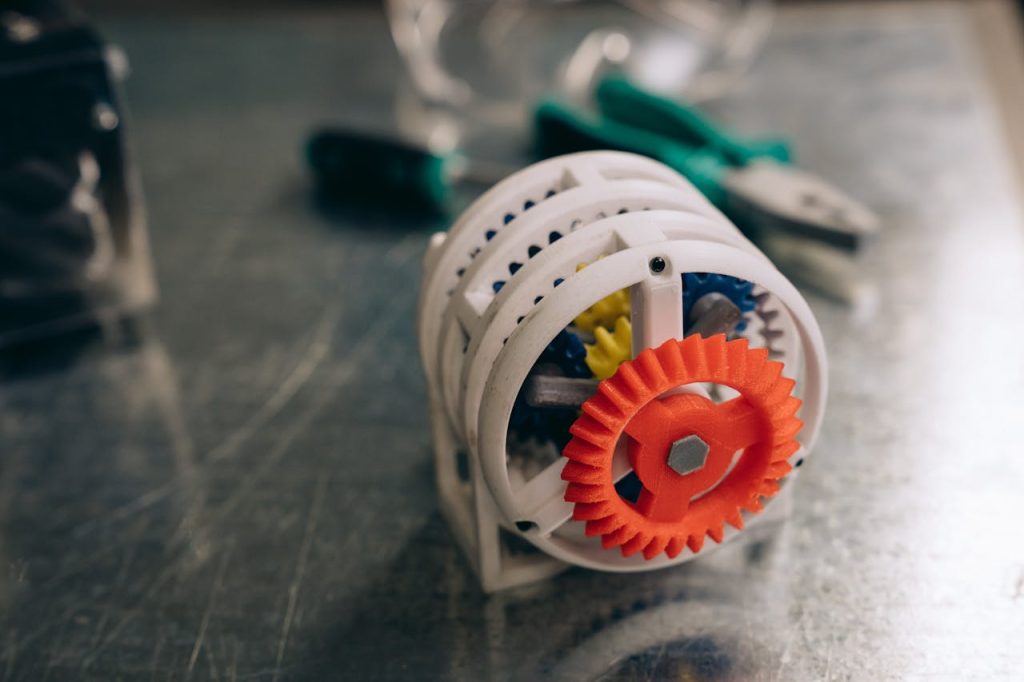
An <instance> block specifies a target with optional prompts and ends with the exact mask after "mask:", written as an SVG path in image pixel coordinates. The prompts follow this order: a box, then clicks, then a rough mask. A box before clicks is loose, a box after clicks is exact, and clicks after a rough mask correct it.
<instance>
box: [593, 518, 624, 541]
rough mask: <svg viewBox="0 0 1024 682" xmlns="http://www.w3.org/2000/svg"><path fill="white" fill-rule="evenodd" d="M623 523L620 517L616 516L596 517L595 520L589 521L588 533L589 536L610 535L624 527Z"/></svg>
mask: <svg viewBox="0 0 1024 682" xmlns="http://www.w3.org/2000/svg"><path fill="white" fill-rule="evenodd" d="M622 526H623V523H622V521H621V520H620V519H618V518H616V517H614V516H606V517H605V518H603V519H594V520H593V521H587V529H586V534H587V535H588V536H589V537H594V536H595V535H608V534H609V533H614V532H615V531H617V530H619V529H620V528H622Z"/></svg>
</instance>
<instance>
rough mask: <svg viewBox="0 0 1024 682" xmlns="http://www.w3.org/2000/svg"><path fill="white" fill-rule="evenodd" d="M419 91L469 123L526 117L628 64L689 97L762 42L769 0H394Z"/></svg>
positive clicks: (716, 86)
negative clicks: (541, 103)
mask: <svg viewBox="0 0 1024 682" xmlns="http://www.w3.org/2000/svg"><path fill="white" fill-rule="evenodd" d="M387 5H388V16H389V20H390V23H391V30H392V34H393V36H394V39H395V43H396V45H397V46H398V49H399V51H400V52H401V53H402V55H403V56H404V58H405V60H406V65H407V68H408V71H409V76H410V80H411V82H412V85H413V89H414V91H415V92H416V94H417V95H418V96H419V97H420V98H421V99H422V101H423V103H424V104H425V105H426V106H434V107H440V108H442V109H444V108H447V109H449V110H451V111H452V112H457V114H458V115H459V116H461V117H463V118H464V119H465V120H464V121H463V123H464V124H468V125H470V126H472V125H473V124H476V125H480V124H485V125H489V126H494V125H496V124H498V125H507V126H520V125H521V124H523V123H524V122H525V120H526V114H527V113H528V109H529V106H530V105H531V103H532V102H533V101H534V100H535V99H536V98H537V96H539V95H540V94H541V93H544V92H550V91H556V92H559V93H561V94H562V95H563V96H565V97H567V98H569V99H575V100H581V99H584V98H586V97H587V96H588V94H589V91H590V89H591V86H592V84H593V82H594V81H595V79H597V78H599V77H600V76H601V75H602V74H604V73H607V72H608V71H609V70H615V71H620V72H625V73H626V74H627V75H629V76H630V77H631V78H633V79H634V80H636V81H637V82H638V83H640V84H641V85H643V86H645V87H649V88H652V89H655V90H660V91H665V92H669V93H672V94H675V95H684V96H686V97H687V98H688V99H690V100H691V101H696V100H701V99H707V98H709V97H714V96H717V95H719V94H721V93H722V92H724V91H725V90H726V89H728V87H729V86H730V85H731V84H732V83H733V82H734V81H735V79H736V78H737V77H738V76H739V75H741V74H742V73H743V72H744V71H745V70H746V68H747V66H748V65H749V63H750V62H751V60H752V59H753V57H754V56H755V55H756V53H757V51H758V50H759V48H760V46H761V44H762V42H763V39H764V37H765V35H766V34H767V32H768V29H769V28H770V25H771V21H772V16H773V4H772V2H771V0H388V3H387Z"/></svg>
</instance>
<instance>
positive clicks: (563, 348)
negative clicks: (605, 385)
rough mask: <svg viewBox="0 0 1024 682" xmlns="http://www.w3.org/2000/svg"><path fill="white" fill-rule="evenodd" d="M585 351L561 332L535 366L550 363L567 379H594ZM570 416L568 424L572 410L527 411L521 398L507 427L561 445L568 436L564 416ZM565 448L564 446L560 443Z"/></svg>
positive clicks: (569, 334)
mask: <svg viewBox="0 0 1024 682" xmlns="http://www.w3.org/2000/svg"><path fill="white" fill-rule="evenodd" d="M586 358H587V349H586V348H584V346H583V342H582V341H581V340H580V337H578V336H577V335H576V334H574V333H573V332H571V331H569V330H567V329H563V330H562V331H560V332H559V333H558V335H557V336H555V338H554V339H552V340H551V343H549V344H548V346H547V348H545V349H544V351H543V352H542V353H541V354H540V357H539V358H538V359H537V364H542V363H551V364H555V365H558V367H559V369H561V370H562V372H563V373H564V374H565V376H568V377H574V378H578V379H589V378H591V377H592V376H593V373H591V371H590V368H589V367H587V363H586ZM567 414H568V415H569V416H571V419H569V422H568V423H571V422H572V420H574V419H575V418H576V412H575V410H552V409H547V408H538V407H530V406H529V405H527V404H526V402H525V401H524V400H523V397H522V395H519V396H518V397H517V398H516V402H515V405H514V406H513V407H512V415H511V417H510V418H509V426H510V427H511V428H513V429H515V430H517V431H518V432H519V433H520V434H523V435H529V436H532V437H535V438H537V439H539V440H551V441H554V442H556V443H557V442H560V440H563V439H564V438H565V437H567V436H566V434H567V429H568V423H566V422H565V417H566V415H567ZM563 445H564V443H563Z"/></svg>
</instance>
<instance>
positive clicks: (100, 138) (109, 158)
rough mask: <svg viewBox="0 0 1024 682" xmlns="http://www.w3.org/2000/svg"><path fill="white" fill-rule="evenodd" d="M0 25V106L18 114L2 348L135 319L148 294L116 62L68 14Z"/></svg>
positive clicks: (0, 251)
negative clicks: (0, 56)
mask: <svg viewBox="0 0 1024 682" xmlns="http://www.w3.org/2000/svg"><path fill="white" fill-rule="evenodd" d="M0 22H2V23H4V24H5V25H7V26H8V31H7V32H6V34H5V35H6V37H7V38H6V40H7V44H6V45H5V48H6V49H5V53H4V54H5V59H4V63H3V64H2V66H5V67H10V68H7V69H6V70H5V71H3V72H2V74H3V75H0V99H3V100H4V101H6V100H7V98H10V101H12V102H16V103H17V104H16V106H15V107H12V108H11V109H9V110H6V111H5V112H4V113H3V114H0V119H2V120H0V347H2V346H10V345H14V344H21V343H24V342H27V341H30V340H35V339H38V338H39V337H42V336H48V335H52V334H56V333H60V332H63V331H66V330H68V329H70V328H73V327H79V326H82V325H87V324H90V323H95V322H103V321H105V320H113V319H116V318H118V317H122V316H125V315H130V314H133V313H136V312H138V311H140V310H142V309H144V308H146V307H148V306H149V305H151V304H152V303H153V301H154V300H155V298H156V286H155V282H154V279H153V273H152V266H151V262H150V257H149V245H148V239H147V233H146V225H145V217H144V214H143V209H142V199H141V192H140V190H139V183H138V179H137V176H136V173H135V169H134V167H133V166H132V164H131V163H130V158H129V154H128V152H127V150H126V141H125V136H124V133H123V128H124V114H123V111H122V110H121V108H120V107H119V104H118V102H119V92H118V81H119V80H120V79H121V78H123V77H124V76H125V75H126V73H127V61H126V59H125V57H124V55H123V53H121V52H120V51H119V50H117V49H116V48H112V47H110V46H107V45H105V44H104V43H103V42H102V40H101V39H100V38H99V37H98V36H97V35H96V34H95V32H94V31H93V30H92V29H91V27H90V26H89V25H88V24H87V23H86V22H85V21H84V19H83V18H82V17H81V16H79V15H77V14H75V13H69V14H67V15H66V16H65V15H61V14H54V15H42V14H41V15H40V16H38V17H29V16H24V15H16V14H14V13H13V12H8V13H6V14H4V15H3V16H2V17H0ZM12 23H13V24H15V25H16V26H18V27H22V28H23V30H21V31H18V32H13V31H11V30H9V29H10V24H12ZM25 27H28V28H27V29H26V28H25ZM28 29H31V30H28Z"/></svg>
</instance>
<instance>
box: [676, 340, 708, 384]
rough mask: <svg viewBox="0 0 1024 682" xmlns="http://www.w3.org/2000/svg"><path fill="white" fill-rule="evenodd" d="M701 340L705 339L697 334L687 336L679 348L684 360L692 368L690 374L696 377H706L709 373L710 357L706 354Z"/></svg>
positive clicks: (688, 367)
mask: <svg viewBox="0 0 1024 682" xmlns="http://www.w3.org/2000/svg"><path fill="white" fill-rule="evenodd" d="M701 341H703V339H702V338H701V337H700V336H698V335H697V334H694V335H692V336H687V337H686V338H685V339H683V343H682V345H681V346H680V348H679V349H680V351H682V354H683V362H684V363H685V364H686V367H687V369H689V370H690V375H691V376H694V377H705V376H707V374H708V358H707V355H705V354H704V347H703V346H702V345H701Z"/></svg>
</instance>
